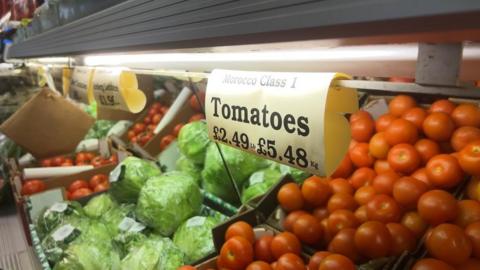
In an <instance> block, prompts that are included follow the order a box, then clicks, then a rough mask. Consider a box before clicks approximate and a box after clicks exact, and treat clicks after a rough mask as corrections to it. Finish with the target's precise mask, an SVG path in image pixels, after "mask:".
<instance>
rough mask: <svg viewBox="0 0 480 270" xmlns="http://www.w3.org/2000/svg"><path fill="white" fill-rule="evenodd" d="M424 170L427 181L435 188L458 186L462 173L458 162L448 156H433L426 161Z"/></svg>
mask: <svg viewBox="0 0 480 270" xmlns="http://www.w3.org/2000/svg"><path fill="white" fill-rule="evenodd" d="M479 161H480V158H479ZM425 169H426V172H427V176H428V181H429V182H430V183H432V184H433V185H434V186H436V187H441V188H451V187H454V186H456V185H458V184H459V183H460V182H461V181H462V179H463V171H462V168H461V167H460V164H459V162H458V161H457V159H456V158H455V157H453V156H451V155H448V154H441V155H437V156H434V157H433V158H431V159H430V160H429V161H428V163H427V165H426V166H425Z"/></svg>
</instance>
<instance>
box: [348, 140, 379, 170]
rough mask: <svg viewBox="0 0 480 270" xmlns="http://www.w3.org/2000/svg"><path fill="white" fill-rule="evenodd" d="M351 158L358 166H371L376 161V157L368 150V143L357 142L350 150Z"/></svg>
mask: <svg viewBox="0 0 480 270" xmlns="http://www.w3.org/2000/svg"><path fill="white" fill-rule="evenodd" d="M348 154H349V155H350V160H351V161H352V163H353V164H354V165H355V166H357V167H371V166H373V163H374V162H375V158H374V157H373V156H372V155H371V154H370V152H369V150H368V143H357V144H356V145H355V146H354V147H353V148H352V149H350V150H349V151H348Z"/></svg>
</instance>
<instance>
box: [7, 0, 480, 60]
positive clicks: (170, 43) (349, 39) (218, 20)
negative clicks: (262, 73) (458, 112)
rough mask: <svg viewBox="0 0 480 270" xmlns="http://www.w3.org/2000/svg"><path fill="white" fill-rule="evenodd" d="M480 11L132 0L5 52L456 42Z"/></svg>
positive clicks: (330, 1)
mask: <svg viewBox="0 0 480 270" xmlns="http://www.w3.org/2000/svg"><path fill="white" fill-rule="evenodd" d="M479 15H480V2H479V1H449V0H425V1H420V2H419V1H415V0H390V1H383V0H370V1H355V0H342V1H334V0H323V1H313V0H301V1H285V0H276V1H271V0H262V1H253V0H248V1H232V0H208V1H193V0H190V1H181V0H166V1H149V0H135V1H134V0H130V1H126V2H123V3H120V4H118V5H116V6H113V7H111V8H108V9H106V10H103V11H100V12H98V13H95V14H92V15H90V16H87V17H84V18H82V19H79V20H77V21H74V22H72V23H69V24H66V25H63V26H61V27H57V28H54V29H51V30H49V31H46V32H44V33H41V34H39V35H37V36H34V37H31V38H29V39H27V40H25V41H23V42H20V43H18V44H14V45H13V46H12V47H10V49H9V51H8V52H7V56H8V57H9V58H29V57H41V56H53V55H78V54H85V53H100V52H106V51H108V52H114V51H117V52H119V51H120V52H124V51H127V50H137V51H138V50H158V49H181V48H193V47H194V48H199V47H210V46H225V45H236V44H253V43H266V42H280V41H294V40H313V39H322V40H325V42H326V44H330V45H332V44H336V45H339V44H340V45H345V44H368V43H369V44H373V43H395V42H416V41H424V42H425V41H444V42H445V41H449V42H454V41H463V40H471V39H472V37H475V35H477V36H478V33H480V22H479V20H478V16H479ZM452 21H454V22H455V24H452V23H451V22H452Z"/></svg>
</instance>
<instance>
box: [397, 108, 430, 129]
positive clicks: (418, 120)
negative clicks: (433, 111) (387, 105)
mask: <svg viewBox="0 0 480 270" xmlns="http://www.w3.org/2000/svg"><path fill="white" fill-rule="evenodd" d="M426 117H427V112H426V111H425V110H424V109H422V108H420V107H415V108H411V109H409V110H408V111H406V112H405V113H404V114H402V118H403V119H405V120H407V121H410V122H412V124H414V125H415V126H416V127H417V128H418V129H419V130H422V126H423V121H424V120H425V118H426Z"/></svg>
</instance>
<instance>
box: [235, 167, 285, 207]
mask: <svg viewBox="0 0 480 270" xmlns="http://www.w3.org/2000/svg"><path fill="white" fill-rule="evenodd" d="M281 177H282V173H281V172H280V171H279V170H277V169H274V168H267V169H263V170H260V171H258V172H254V173H253V174H252V175H250V177H249V178H248V182H247V183H246V185H245V188H244V190H243V192H242V203H247V202H248V201H249V200H251V199H253V198H255V197H258V196H260V195H263V194H265V193H266V192H267V191H268V190H269V189H270V188H271V187H272V186H273V185H275V183H277V182H278V181H279V180H280V178H281Z"/></svg>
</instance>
